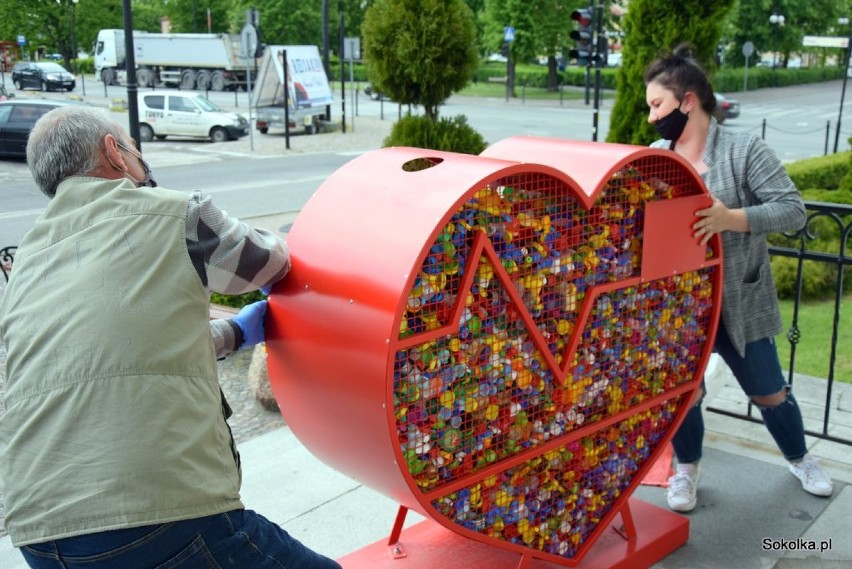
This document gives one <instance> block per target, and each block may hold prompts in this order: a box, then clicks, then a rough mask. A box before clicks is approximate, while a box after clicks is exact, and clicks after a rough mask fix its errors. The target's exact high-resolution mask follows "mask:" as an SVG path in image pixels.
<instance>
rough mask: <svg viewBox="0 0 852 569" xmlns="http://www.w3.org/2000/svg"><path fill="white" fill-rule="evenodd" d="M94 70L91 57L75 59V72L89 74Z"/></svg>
mask: <svg viewBox="0 0 852 569" xmlns="http://www.w3.org/2000/svg"><path fill="white" fill-rule="evenodd" d="M94 72H95V60H94V59H92V58H91V57H84V58H81V59H78V60H77V73H78V74H80V75H82V74H83V73H85V74H87V75H91V74H93V73H94Z"/></svg>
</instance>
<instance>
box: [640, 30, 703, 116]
mask: <svg viewBox="0 0 852 569" xmlns="http://www.w3.org/2000/svg"><path fill="white" fill-rule="evenodd" d="M694 52H695V46H693V45H692V44H691V43H688V42H685V43H682V44H680V45H678V46H677V47H676V48H674V50H672V52H671V53H670V54H667V55H663V56H661V57H658V58H657V59H655V60H654V61H652V62H651V63H649V64H648V67H646V68H645V75H644V78H645V85H647V84H648V83H651V82H652V81H654V82H656V83H659V84H660V85H662V86H663V87H664V88H666V89H669V90H670V91H672V92H673V93H674V95H675V97H676V98H677V100H678V101H683V97H684V95H685V94H686V92H687V91H692V92H694V93H695V94H696V95H698V100H699V101H701V108H702V109H704V110H705V111H706V112H707V113H709V114H711V115H712V114H713V111H714V110H716V95H715V94H714V92H713V86H712V85H711V84H710V78H709V77H708V76H707V72H706V71H705V70H704V68H703V67H701V64H700V63H698V61H697V60H696V59H695V57H694V56H693V53H694Z"/></svg>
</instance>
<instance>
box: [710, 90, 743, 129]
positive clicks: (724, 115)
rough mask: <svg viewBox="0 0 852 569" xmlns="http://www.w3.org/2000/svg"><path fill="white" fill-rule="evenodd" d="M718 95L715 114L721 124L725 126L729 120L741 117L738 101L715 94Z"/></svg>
mask: <svg viewBox="0 0 852 569" xmlns="http://www.w3.org/2000/svg"><path fill="white" fill-rule="evenodd" d="M715 95H716V111H715V112H714V113H713V114H714V115H715V117H716V120H717V121H718V122H719V124H723V123H724V122H725V121H726V120H728V119H735V118H737V117H738V116H740V102H739V101H737V100H736V99H728V98H727V97H725V96H724V95H721V94H719V93H715Z"/></svg>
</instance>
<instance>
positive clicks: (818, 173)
mask: <svg viewBox="0 0 852 569" xmlns="http://www.w3.org/2000/svg"><path fill="white" fill-rule="evenodd" d="M850 160H852V152H838V153H837V154H829V155H827V156H820V157H817V158H807V159H805V160H799V161H797V162H792V163H790V164H788V165H787V173H788V174H789V175H790V178H792V179H793V183H795V184H796V187H797V188H799V191H801V192H804V191H806V190H810V189H814V188H817V189H822V190H836V189H838V188H840V183H841V180H842V179H843V177H844V176H846V175H847V174H848V172H849V170H850V167H852V162H850ZM805 199H809V198H805ZM816 201H822V200H816Z"/></svg>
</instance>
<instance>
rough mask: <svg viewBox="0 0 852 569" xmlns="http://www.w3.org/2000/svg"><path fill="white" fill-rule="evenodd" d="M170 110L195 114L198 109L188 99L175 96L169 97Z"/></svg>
mask: <svg viewBox="0 0 852 569" xmlns="http://www.w3.org/2000/svg"><path fill="white" fill-rule="evenodd" d="M169 110H170V111H183V112H190V113H194V112H195V111H197V110H198V109H197V108H196V107H195V105H193V104H192V101H190V100H189V99H187V98H186V97H175V96H174V95H173V96H171V97H169Z"/></svg>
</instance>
